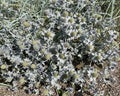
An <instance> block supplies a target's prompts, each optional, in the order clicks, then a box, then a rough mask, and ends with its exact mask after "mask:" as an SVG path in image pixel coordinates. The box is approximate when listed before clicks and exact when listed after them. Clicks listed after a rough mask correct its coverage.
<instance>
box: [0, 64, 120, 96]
mask: <svg viewBox="0 0 120 96" xmlns="http://www.w3.org/2000/svg"><path fill="white" fill-rule="evenodd" d="M111 74H112V77H113V78H115V82H114V83H113V84H110V85H104V84H98V85H99V86H98V88H100V89H101V90H105V94H104V96H120V62H119V64H118V66H117V68H116V70H115V71H113V72H111ZM0 96H38V95H28V94H26V93H25V92H24V91H23V90H19V91H17V92H12V91H8V90H6V88H5V87H2V86H0ZM39 96H40V95H39ZM41 96H43V95H41ZM74 96H75V95H74ZM84 96H91V95H87V94H85V95H84ZM92 96H94V95H92Z"/></svg>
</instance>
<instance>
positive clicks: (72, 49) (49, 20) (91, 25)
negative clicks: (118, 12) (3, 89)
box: [0, 0, 119, 96]
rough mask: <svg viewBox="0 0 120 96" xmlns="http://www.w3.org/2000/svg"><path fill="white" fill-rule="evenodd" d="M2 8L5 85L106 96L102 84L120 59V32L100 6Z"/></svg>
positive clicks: (53, 0) (48, 0)
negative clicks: (98, 85)
mask: <svg viewBox="0 0 120 96" xmlns="http://www.w3.org/2000/svg"><path fill="white" fill-rule="evenodd" d="M0 8H1V10H0V14H1V15H0V20H1V22H0V36H1V38H0V68H1V69H0V81H1V82H2V83H5V84H8V85H11V86H10V88H11V89H13V90H16V89H19V88H22V89H24V90H25V91H26V92H27V93H35V94H40V90H39V89H40V88H41V87H42V88H44V89H45V91H44V92H43V93H44V94H45V95H52V94H53V93H54V92H56V94H63V96H69V94H72V93H74V92H76V93H79V94H81V93H82V92H84V91H88V90H92V91H93V93H94V95H95V96H97V95H103V94H104V92H103V93H102V92H99V91H96V90H97V88H96V79H97V77H98V75H99V74H102V76H103V78H102V80H103V82H105V83H106V78H110V76H109V71H110V70H112V68H114V67H115V65H116V64H117V63H116V62H117V61H118V60H119V54H118V53H119V43H118V41H117V39H118V36H119V32H117V31H116V30H114V27H115V26H116V24H115V21H114V19H113V18H112V17H111V16H112V15H110V16H105V15H104V14H103V12H102V10H101V6H100V5H99V3H98V2H96V1H95V0H25V1H24V0H17V1H16V0H9V1H8V0H2V1H1V2H0ZM111 14H112V13H111ZM101 69H103V70H104V71H101ZM53 89H54V90H55V91H53Z"/></svg>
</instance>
